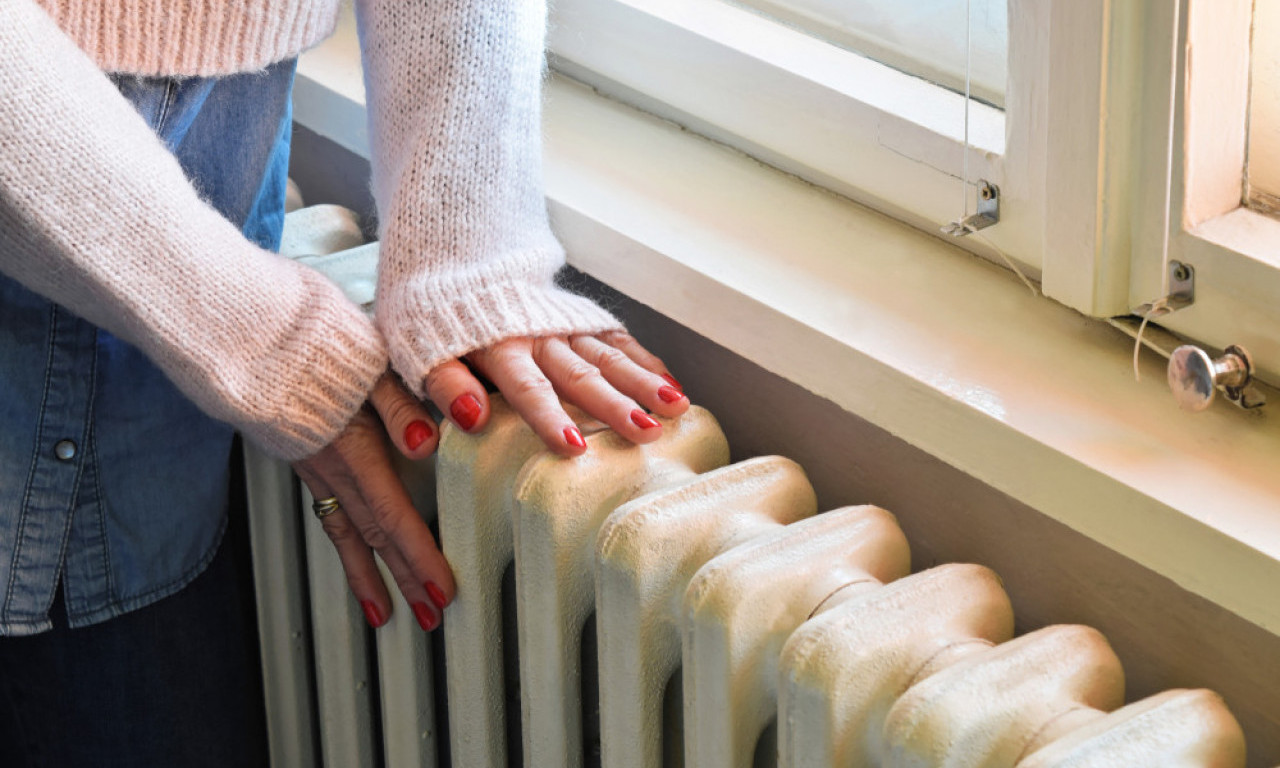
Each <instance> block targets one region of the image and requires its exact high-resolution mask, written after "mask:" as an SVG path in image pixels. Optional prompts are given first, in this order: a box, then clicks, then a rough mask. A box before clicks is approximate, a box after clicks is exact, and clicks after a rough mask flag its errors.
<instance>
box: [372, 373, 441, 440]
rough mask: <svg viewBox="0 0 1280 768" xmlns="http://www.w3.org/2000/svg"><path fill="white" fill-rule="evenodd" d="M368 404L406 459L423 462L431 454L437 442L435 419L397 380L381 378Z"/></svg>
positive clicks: (388, 377) (389, 377) (437, 434)
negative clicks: (370, 404) (371, 406)
mask: <svg viewBox="0 0 1280 768" xmlns="http://www.w3.org/2000/svg"><path fill="white" fill-rule="evenodd" d="M369 402H370V403H372V404H373V407H374V410H376V411H377V412H378V417H379V418H381V419H382V424H383V426H384V427H386V429H387V435H388V436H390V437H391V442H393V443H395V446H396V448H397V449H398V450H399V451H400V453H402V454H404V456H405V457H406V458H409V459H425V458H426V457H428V456H430V455H431V453H432V452H433V451H435V449H436V445H437V444H438V443H439V442H440V435H439V433H438V431H437V430H436V422H435V419H433V418H431V414H430V413H428V412H427V409H426V408H425V407H423V405H422V402H421V401H420V400H418V398H416V397H414V396H413V393H412V392H410V391H409V390H407V389H405V386H404V384H402V383H401V382H400V377H399V376H396V375H395V374H394V373H386V374H383V376H382V378H380V379H378V383H377V384H375V385H374V386H373V392H371V393H370V394H369Z"/></svg>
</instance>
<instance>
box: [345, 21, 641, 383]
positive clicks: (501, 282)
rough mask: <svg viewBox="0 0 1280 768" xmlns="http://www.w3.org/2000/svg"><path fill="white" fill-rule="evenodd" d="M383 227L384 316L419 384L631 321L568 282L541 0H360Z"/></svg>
mask: <svg viewBox="0 0 1280 768" xmlns="http://www.w3.org/2000/svg"><path fill="white" fill-rule="evenodd" d="M357 10H358V12H359V16H360V23H361V39H362V45H363V49H364V54H365V79H366V83H367V86H368V87H367V90H368V104H369V112H370V121H371V128H372V139H373V154H374V167H373V171H374V193H375V198H376V200H377V204H378V211H379V219H380V222H381V224H380V226H381V236H382V264H381V266H380V275H379V289H378V310H377V312H378V323H379V326H380V327H381V328H382V330H383V332H384V334H385V335H386V338H387V340H388V345H389V347H390V350H391V355H392V358H393V361H394V363H395V365H396V367H397V369H398V370H399V371H400V373H401V374H402V375H403V376H404V378H405V381H406V383H408V384H409V386H410V387H412V388H414V389H415V391H417V392H418V393H419V394H423V393H424V389H423V386H422V379H423V377H425V374H426V372H427V371H428V370H430V369H431V368H433V367H434V366H435V365H436V364H438V363H440V362H443V361H444V360H447V359H451V358H453V357H457V356H459V355H461V354H464V353H466V352H470V351H472V350H474V349H478V348H481V347H487V346H489V345H491V344H493V343H494V342H496V341H499V340H502V339H504V338H510V337H513V336H529V335H551V334H563V333H590V332H596V331H601V330H605V329H609V328H616V327H618V323H617V321H616V320H614V319H613V318H612V317H610V316H609V315H608V313H606V312H604V311H603V310H601V309H599V308H598V307H596V306H595V305H594V304H592V303H591V302H589V301H586V300H585V299H582V298H580V297H576V296H572V295H570V294H568V293H566V292H564V291H561V290H559V289H557V288H555V286H554V284H553V276H554V274H555V272H556V271H557V270H558V269H559V268H560V267H561V266H562V265H563V263H564V255H563V252H562V250H561V248H560V245H559V243H558V242H557V241H556V239H555V237H554V236H553V235H552V233H551V230H550V227H549V225H548V223H547V217H546V208H545V202H544V198H543V191H542V163H541V152H542V144H541V123H540V117H541V114H540V103H541V79H542V61H543V57H542V46H543V36H544V31H545V19H544V14H545V7H544V6H543V4H542V2H541V1H540V0H433V2H423V1H422V0H413V1H411V2H403V1H402V0H362V2H360V3H358V4H357Z"/></svg>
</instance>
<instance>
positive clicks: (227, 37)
mask: <svg viewBox="0 0 1280 768" xmlns="http://www.w3.org/2000/svg"><path fill="white" fill-rule="evenodd" d="M39 2H40V4H41V5H43V6H44V7H45V10H47V11H48V12H49V15H50V16H52V17H53V19H54V21H56V22H57V24H58V26H59V27H61V28H62V30H63V31H64V32H66V34H67V35H68V36H69V37H70V38H71V39H72V40H75V41H76V43H77V44H78V45H79V46H80V47H81V48H82V49H83V50H84V51H85V52H86V53H88V54H89V57H90V58H92V59H93V60H94V62H95V63H96V64H97V65H98V66H99V67H100V68H101V69H103V70H104V71H106V72H127V73H130V74H135V75H199V76H212V75H225V74H230V73H235V72H246V71H251V70H255V69H261V68H262V67H265V66H267V65H268V64H273V63H275V62H277V61H281V60H283V59H286V58H289V57H292V56H296V55H298V54H299V53H300V52H302V51H304V50H306V49H307V48H310V47H311V46H313V45H315V44H316V43H318V42H319V41H321V40H323V39H324V38H326V37H328V36H329V34H331V33H332V32H333V25H334V20H335V18H336V11H337V6H338V3H337V2H336V0H235V2H228V0H182V1H181V2H154V1H153V2H132V3H121V2H118V0H39Z"/></svg>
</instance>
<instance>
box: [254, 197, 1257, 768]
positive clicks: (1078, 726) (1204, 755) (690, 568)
mask: <svg viewBox="0 0 1280 768" xmlns="http://www.w3.org/2000/svg"><path fill="white" fill-rule="evenodd" d="M352 221H354V218H353V217H351V216H350V214H348V213H345V212H341V211H336V210H330V209H306V210H303V211H300V212H298V213H295V214H291V216H290V223H289V226H290V230H291V232H290V237H288V238H286V243H287V250H288V251H290V252H291V255H299V254H307V255H309V257H310V258H311V259H312V260H313V262H314V263H316V264H317V266H321V267H322V268H329V269H332V270H334V271H333V272H332V274H334V275H335V276H337V277H338V279H340V280H342V281H343V282H344V284H346V285H348V286H349V293H351V294H352V295H353V298H356V299H357V300H360V301H367V300H368V299H361V298H360V296H359V294H360V291H362V290H364V291H367V290H368V286H370V285H372V281H371V279H370V277H369V275H368V273H367V269H364V271H363V273H362V271H361V270H359V269H352V268H351V265H352V264H353V263H356V262H357V261H358V262H359V263H361V264H366V265H367V264H368V263H370V254H371V251H370V250H369V249H370V248H376V246H362V247H357V246H359V245H360V242H359V241H360V238H359V235H358V228H354V229H353V228H352V226H351V225H350V222H352ZM343 222H346V223H345V224H344V223H343ZM335 231H344V232H346V233H347V234H345V235H341V236H334V235H333V233H334V232H335ZM329 252H338V253H337V254H336V256H328V255H326V254H327V253H329ZM343 253H345V254H346V255H347V256H346V257H343V255H342V254H343ZM326 260H327V262H326ZM321 262H326V263H327V265H328V266H327V267H325V266H324V265H323V264H322V263H321ZM344 265H345V266H344ZM344 269H345V270H346V273H345V276H344V275H343V274H342V272H343V270H344ZM361 286H364V287H363V288H362V287H361ZM368 298H369V299H371V298H372V296H371V294H370V295H369V296H368ZM574 416H575V418H576V420H577V421H578V423H579V425H580V428H581V430H582V432H583V434H584V435H585V436H586V440H587V443H588V446H589V449H588V451H587V453H586V454H585V455H584V456H581V457H579V458H576V459H563V458H559V457H557V456H555V455H553V454H551V453H549V452H547V451H545V450H543V448H542V446H541V445H540V443H539V442H538V440H537V439H536V437H535V436H534V435H533V433H532V432H531V430H529V429H528V428H527V427H526V426H525V425H524V424H523V423H522V422H521V421H520V419H519V418H518V417H517V416H516V415H515V414H514V413H512V412H511V411H510V409H509V408H508V407H507V406H506V405H505V404H504V403H503V401H502V400H501V399H500V398H495V399H494V401H493V417H492V419H491V421H490V424H489V426H488V428H487V429H486V430H485V431H484V432H483V433H481V434H478V435H474V436H472V435H467V434H465V433H462V432H460V431H458V430H455V429H453V428H452V427H449V426H446V427H445V428H444V429H443V430H442V437H441V445H440V450H439V452H438V455H437V458H436V461H435V467H434V480H435V486H436V487H435V493H436V503H435V504H433V503H432V499H431V498H430V496H429V495H425V494H424V493H423V489H424V488H425V487H426V486H427V483H426V481H428V480H429V479H430V477H431V474H432V473H431V471H430V470H431V468H430V466H429V465H426V466H417V467H409V468H406V477H408V478H410V479H411V482H412V483H413V484H414V485H416V486H422V487H419V488H418V491H419V493H418V495H417V496H416V497H415V498H416V500H417V501H418V502H419V508H420V509H422V510H423V511H424V513H428V514H432V513H434V514H435V515H436V516H437V519H436V522H437V523H438V526H439V531H440V536H441V542H442V545H443V547H444V550H445V554H446V556H447V557H448V559H449V561H450V563H451V565H452V567H453V569H454V574H455V578H456V580H457V585H458V593H457V599H456V601H455V602H454V603H453V604H452V605H450V606H449V607H448V608H447V609H446V611H445V614H444V624H443V633H442V636H443V643H440V641H439V636H440V635H441V633H436V634H437V636H436V638H435V639H432V638H431V637H428V636H426V635H424V634H422V633H421V631H420V630H418V629H417V625H416V624H415V622H414V621H413V620H412V613H411V612H410V611H409V609H408V607H407V606H406V605H404V604H403V602H400V603H398V604H397V606H396V612H395V616H394V617H393V618H392V620H391V621H390V622H389V623H388V624H387V625H386V626H384V627H383V628H382V629H380V630H378V631H377V632H376V633H373V632H371V631H369V630H368V629H367V628H366V627H365V624H364V622H363V619H362V617H361V613H360V610H359V608H358V607H357V606H356V605H355V602H354V600H352V599H351V598H350V597H349V595H347V591H346V585H345V581H344V578H343V575H342V571H341V568H340V566H339V564H338V561H337V557H336V555H335V554H334V553H333V551H332V547H331V545H330V544H329V543H328V541H327V540H325V538H324V536H323V533H322V532H321V530H320V527H319V526H318V525H317V524H316V523H315V521H314V520H312V519H310V518H311V512H310V508H309V499H307V498H305V493H299V491H298V486H297V484H296V481H294V480H293V478H292V477H291V476H290V474H289V472H288V469H287V467H284V466H282V465H280V464H279V463H277V462H273V461H271V460H269V459H266V458H265V457H263V456H261V455H259V454H257V453H256V452H255V451H253V449H251V448H250V449H247V450H246V464H247V479H248V487H249V493H250V508H251V509H250V514H251V533H252V541H253V550H254V559H255V577H256V580H257V589H258V612H259V623H260V634H261V640H262V653H263V669H264V682H265V687H266V692H267V710H268V720H269V736H270V742H271V749H272V759H273V764H274V765H276V766H294V765H325V766H330V767H331V768H334V767H338V766H341V767H342V768H346V767H347V766H353V767H355V766H381V765H385V766H392V767H394V768H400V766H435V765H440V764H443V763H444V762H446V761H447V762H448V763H449V764H451V765H453V766H458V767H459V768H497V767H499V766H502V767H505V766H514V765H520V764H523V765H525V766H532V767H536V768H542V767H544V766H565V767H566V768H576V767H577V766H584V765H588V766H590V765H603V766H606V767H609V768H613V767H617V768H621V767H622V766H631V767H634V768H640V767H642V766H644V767H646V768H647V767H656V766H677V765H684V766H696V767H697V768H719V767H721V766H723V767H724V768H729V767H730V766H732V767H734V768H747V767H750V766H772V765H777V766H785V767H792V768H801V767H804V768H814V767H817V766H904V767H905V766H1009V767H1010V768H1012V767H1014V766H1017V767H1018V768H1048V767H1049V766H1064V767H1065V766H1072V767H1083V766H1090V767H1092V766H1098V767H1101V766H1107V767H1115V768H1119V767H1120V766H1214V767H1218V766H1221V767H1222V768H1229V767H1235V766H1243V765H1244V752H1245V747H1244V737H1243V734H1242V732H1241V729H1240V727H1239V725H1238V724H1237V723H1236V721H1235V719H1234V718H1233V717H1232V715H1231V714H1230V712H1229V711H1228V710H1227V708H1226V707H1225V705H1224V704H1223V702H1222V700H1221V698H1219V697H1218V696H1217V695H1216V694H1214V693H1212V692H1210V691H1207V690H1172V691H1166V692H1164V693H1161V694H1159V695H1156V696H1152V697H1149V698H1147V699H1144V700H1141V701H1138V702H1134V703H1130V704H1128V705H1125V704H1124V674H1123V671H1122V669H1121V666H1120V662H1119V660H1118V659H1117V658H1116V655H1115V654H1114V652H1113V651H1112V650H1111V648H1110V646H1109V645H1108V644H1107V641H1106V639H1105V638H1104V637H1103V636H1102V635H1101V634H1100V633H1098V632H1097V631H1096V630H1093V629H1090V628H1088V627H1083V626H1072V625H1064V626H1050V627H1046V628H1043V629H1040V630H1037V631H1034V632H1030V633H1028V634H1024V635H1022V636H1019V637H1014V629H1013V627H1014V622H1013V611H1012V608H1011V606H1010V602H1009V599H1008V597H1007V596H1006V594H1005V592H1004V589H1003V586H1002V584H1001V582H1000V579H999V577H998V576H997V575H996V574H995V573H993V572H992V571H990V570H989V569H987V568H984V567H982V566H979V565H969V564H948V565H942V566H938V567H935V568H931V569H928V570H924V571H921V572H918V573H914V574H913V573H911V563H910V552H909V545H908V542H907V540H906V538H905V536H904V535H903V533H902V531H901V530H900V529H899V527H898V525H897V522H896V521H895V519H894V517H893V515H892V514H890V513H889V512H888V511H886V510H883V509H879V508H877V507H874V506H850V507H845V508H841V509H835V510H829V511H822V512H819V510H818V509H817V503H816V500H815V494H814V491H813V489H812V488H811V487H810V485H809V482H808V480H807V479H806V477H805V474H804V471H803V470H802V469H801V468H800V467H799V466H797V465H796V464H795V463H794V462H792V461H789V460H788V459H785V458H782V457H759V458H753V459H749V460H746V461H742V462H738V463H733V464H731V463H729V446H728V445H727V442H726V440H725V437H724V435H723V434H722V432H721V430H720V428H719V426H718V424H717V423H716V420H715V419H714V418H713V416H712V415H711V413H710V412H708V411H707V410H704V409H702V408H699V407H696V406H695V407H692V408H691V409H690V411H689V412H688V413H687V414H686V415H685V416H684V417H682V418H681V419H679V420H670V421H664V430H663V436H662V437H661V439H659V440H658V441H656V442H654V443H651V444H649V445H644V446H635V445H631V444H629V443H627V442H625V441H624V440H622V439H621V438H619V437H618V436H617V435H615V434H614V433H612V432H611V431H609V430H607V429H604V428H603V427H602V425H600V424H599V423H596V422H593V421H592V420H590V419H589V418H586V417H584V416H583V415H582V414H579V413H575V414H574ZM513 614H514V618H513ZM441 645H442V646H443V660H442V659H441V658H440V650H441V647H440V646H441ZM513 646H514V647H513ZM442 662H443V663H442ZM442 668H443V670H444V675H443V677H444V680H443V681H441V680H439V679H438V677H437V672H438V671H439V670H440V669H442ZM437 700H441V701H443V702H444V703H445V704H446V707H444V708H442V711H437V709H436V703H437ZM444 709H447V713H446V712H445V711H443V710H444Z"/></svg>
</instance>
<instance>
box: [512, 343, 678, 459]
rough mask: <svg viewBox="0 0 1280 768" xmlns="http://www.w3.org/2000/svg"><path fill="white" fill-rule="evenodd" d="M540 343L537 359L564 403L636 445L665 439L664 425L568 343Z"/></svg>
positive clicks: (620, 354)
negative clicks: (594, 418) (582, 411)
mask: <svg viewBox="0 0 1280 768" xmlns="http://www.w3.org/2000/svg"><path fill="white" fill-rule="evenodd" d="M538 342H539V343H538V344H536V345H535V355H536V357H535V359H536V361H537V363H538V364H539V365H540V366H541V368H542V370H543V371H545V372H546V375H547V378H548V379H550V381H551V383H552V384H553V385H554V386H555V388H556V391H557V392H559V393H560V394H561V396H563V397H564V399H565V400H567V401H568V402H571V403H573V404H574V405H577V406H578V407H579V408H581V409H582V410H584V411H586V412H587V413H589V414H591V415H592V416H594V417H596V418H597V419H599V420H600V421H603V422H604V423H605V424H608V425H609V426H610V427H611V428H613V431H615V432H617V433H618V434H620V435H622V436H623V437H625V438H627V439H628V440H630V441H631V442H633V443H650V442H653V441H654V440H657V439H658V438H659V437H660V436H661V435H662V425H661V424H659V423H658V421H657V420H656V419H654V418H653V417H652V416H650V415H649V414H647V413H645V411H644V409H643V408H640V407H639V406H638V405H637V404H636V401H635V400H632V399H631V398H630V397H627V396H626V395H624V394H622V393H621V392H619V391H618V389H617V388H615V387H614V386H613V384H611V383H610V382H609V381H608V380H606V379H605V376H604V374H603V372H602V371H601V369H600V368H598V367H596V366H595V365H593V364H592V363H590V362H587V361H586V360H584V359H583V358H582V356H581V355H579V354H578V353H576V352H574V351H573V349H572V348H571V347H570V346H569V343H568V342H567V341H565V340H564V339H560V338H548V339H539V340H538ZM613 353H614V355H615V356H616V357H620V358H623V359H626V355H623V354H622V353H621V352H618V351H617V350H613ZM606 364H608V365H615V364H618V361H617V360H611V361H607V363H606ZM638 370H640V369H638ZM641 372H642V373H643V371H642V370H641ZM646 375H652V374H646Z"/></svg>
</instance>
